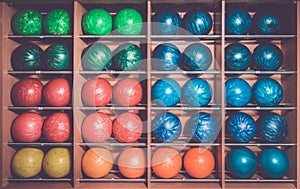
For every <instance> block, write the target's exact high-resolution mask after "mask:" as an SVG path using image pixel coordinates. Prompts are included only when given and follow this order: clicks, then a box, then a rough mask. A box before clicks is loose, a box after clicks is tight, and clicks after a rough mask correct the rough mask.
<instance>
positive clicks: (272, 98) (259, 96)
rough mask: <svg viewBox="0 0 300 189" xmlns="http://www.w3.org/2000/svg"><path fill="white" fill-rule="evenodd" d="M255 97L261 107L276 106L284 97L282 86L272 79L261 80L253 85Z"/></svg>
mask: <svg viewBox="0 0 300 189" xmlns="http://www.w3.org/2000/svg"><path fill="white" fill-rule="evenodd" d="M253 95H254V99H255V101H256V102H257V104H259V105H261V106H276V105H278V104H279V103H280V102H281V100H282V97H283V89H282V87H281V85H280V84H279V83H278V82H277V81H276V80H274V79H272V78H261V79H259V80H258V81H256V82H255V83H254V85H253Z"/></svg>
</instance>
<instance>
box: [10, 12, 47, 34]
mask: <svg viewBox="0 0 300 189" xmlns="http://www.w3.org/2000/svg"><path fill="white" fill-rule="evenodd" d="M11 26H12V30H13V33H14V34H16V35H40V34H41V33H42V15H41V14H40V13H39V12H38V11H36V10H33V9H24V10H20V11H18V12H16V13H15V14H14V15H13V17H12V20H11Z"/></svg>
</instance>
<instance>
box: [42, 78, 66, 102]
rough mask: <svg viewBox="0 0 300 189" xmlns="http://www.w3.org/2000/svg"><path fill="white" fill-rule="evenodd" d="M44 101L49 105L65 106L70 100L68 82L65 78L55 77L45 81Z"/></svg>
mask: <svg viewBox="0 0 300 189" xmlns="http://www.w3.org/2000/svg"><path fill="white" fill-rule="evenodd" d="M43 97H44V100H45V102H46V103H47V104H48V105H50V106H56V107H59V106H67V105H68V104H69V103H70V100H71V87H70V83H69V81H68V80H67V79H65V78H62V77H61V78H55V79H52V80H51V81H49V82H48V83H47V85H46V86H45V87H44V90H43Z"/></svg>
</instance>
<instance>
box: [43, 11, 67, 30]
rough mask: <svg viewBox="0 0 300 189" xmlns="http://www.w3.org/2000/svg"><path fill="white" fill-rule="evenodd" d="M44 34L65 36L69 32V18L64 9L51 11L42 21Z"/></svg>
mask: <svg viewBox="0 0 300 189" xmlns="http://www.w3.org/2000/svg"><path fill="white" fill-rule="evenodd" d="M43 26H44V29H45V32H46V33H48V34H51V35H67V34H69V33H70V31H71V17H70V14H69V12H68V11H67V10H65V9H53V10H51V11H50V12H48V14H47V15H46V16H45V18H44V20H43Z"/></svg>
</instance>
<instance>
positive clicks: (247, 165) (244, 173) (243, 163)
mask: <svg viewBox="0 0 300 189" xmlns="http://www.w3.org/2000/svg"><path fill="white" fill-rule="evenodd" d="M227 162H228V168H229V170H230V173H231V174H232V175H233V176H234V177H237V178H243V179H246V178H250V177H251V176H252V175H253V174H254V173H255V171H256V169H257V165H258V163H257V159H256V155H255V154H254V153H253V152H252V151H251V150H249V149H248V148H236V149H233V150H231V151H230V152H229V154H228V156H227Z"/></svg>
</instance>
